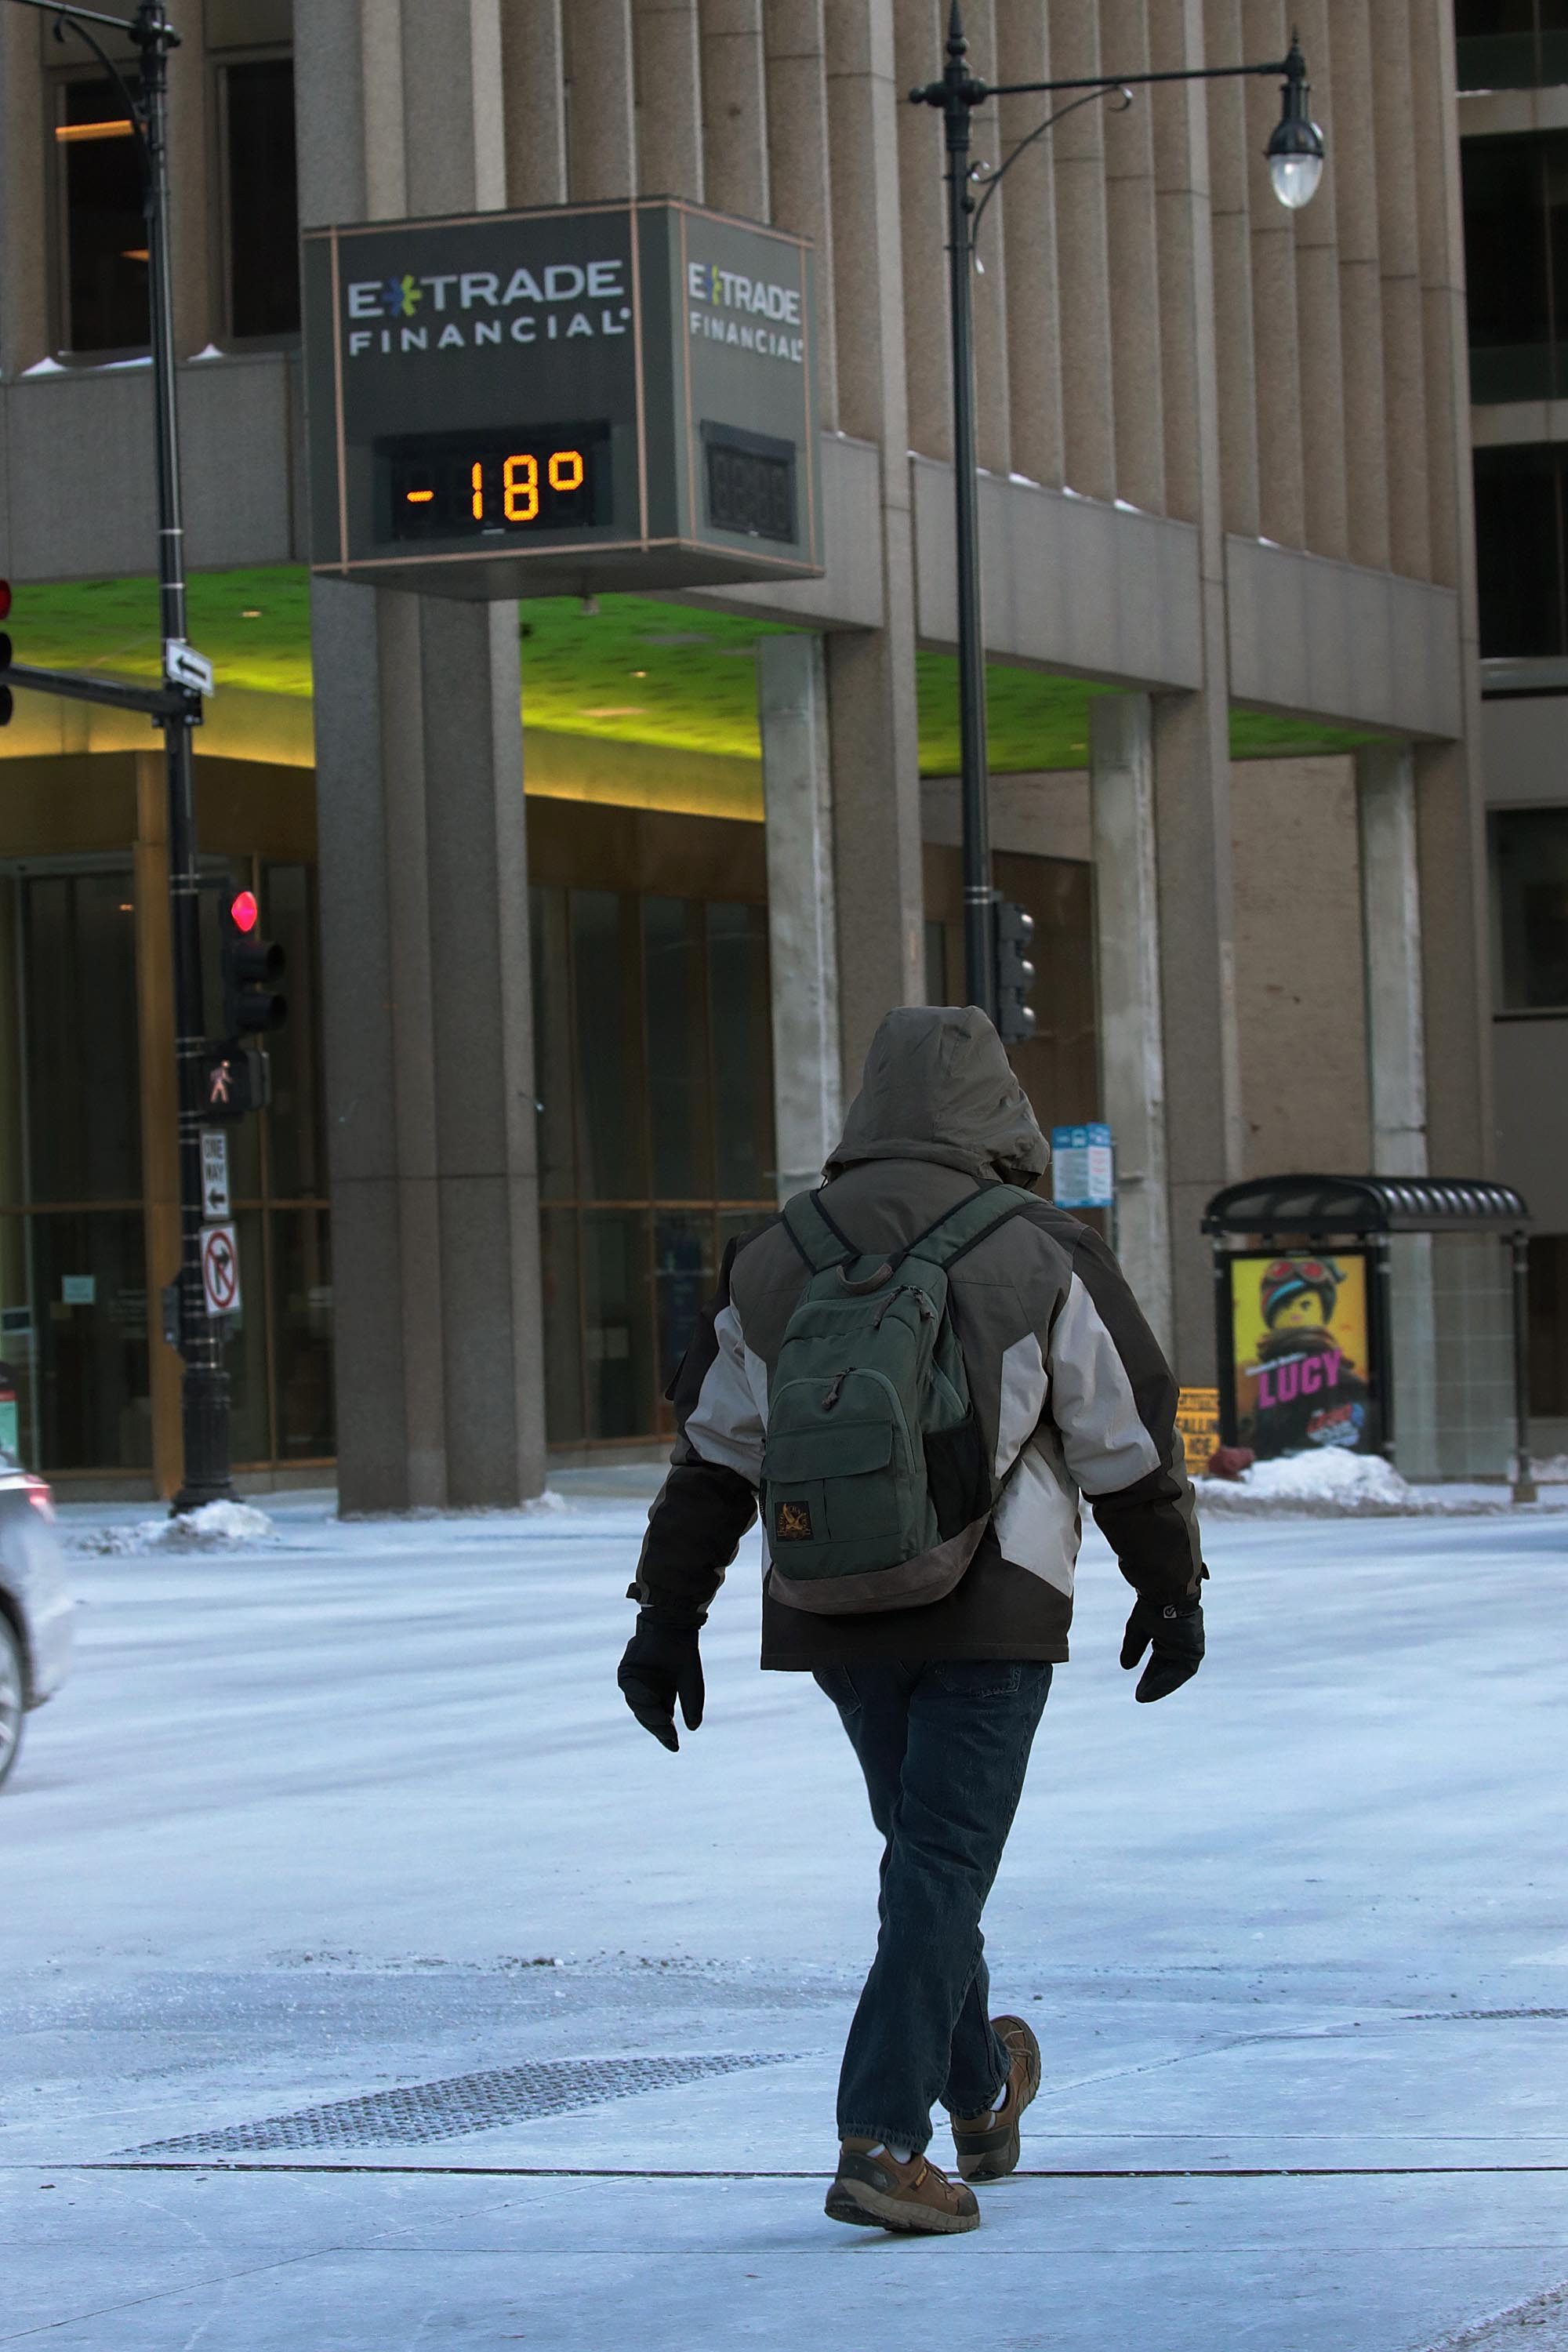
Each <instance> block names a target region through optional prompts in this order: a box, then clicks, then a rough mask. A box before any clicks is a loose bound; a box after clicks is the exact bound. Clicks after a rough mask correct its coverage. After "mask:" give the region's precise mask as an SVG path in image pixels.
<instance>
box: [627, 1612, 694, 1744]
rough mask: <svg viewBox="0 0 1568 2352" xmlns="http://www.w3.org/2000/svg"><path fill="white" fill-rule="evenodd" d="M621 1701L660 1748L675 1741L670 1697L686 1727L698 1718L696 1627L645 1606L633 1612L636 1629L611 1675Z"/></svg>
mask: <svg viewBox="0 0 1568 2352" xmlns="http://www.w3.org/2000/svg"><path fill="white" fill-rule="evenodd" d="M616 1681H617V1682H618V1683H619V1685H620V1686H621V1690H622V1693H623V1695H624V1696H625V1698H626V1705H627V1706H629V1707H630V1708H631V1711H632V1713H633V1714H634V1715H635V1716H636V1717H637V1721H638V1722H639V1723H640V1724H641V1726H642V1727H643V1729H644V1730H645V1731H651V1732H652V1734H653V1736H654V1738H656V1739H657V1740H658V1741H659V1742H660V1744H661V1745H662V1746H663V1747H666V1748H679V1745H680V1741H679V1738H677V1736H676V1729H675V1702H676V1700H677V1699H678V1698H679V1701H680V1712H681V1716H682V1717H683V1719H684V1721H685V1724H686V1728H687V1729H688V1731H695V1730H696V1728H697V1727H698V1725H699V1724H700V1722H701V1720H702V1660H701V1657H700V1655H699V1653H698V1648H697V1627H696V1626H695V1625H679V1624H676V1623H674V1622H672V1621H671V1620H670V1619H669V1618H668V1617H659V1616H657V1615H656V1614H655V1613H654V1612H653V1611H652V1610H651V1609H639V1610H638V1612H637V1632H636V1633H634V1634H633V1635H632V1638H631V1640H630V1641H629V1642H628V1643H626V1655H625V1656H624V1657H623V1658H622V1660H621V1667H620V1672H619V1674H617V1675H616Z"/></svg>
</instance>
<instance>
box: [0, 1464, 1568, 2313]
mask: <svg viewBox="0 0 1568 2352" xmlns="http://www.w3.org/2000/svg"><path fill="white" fill-rule="evenodd" d="M638 1518H639V1514H638V1513H637V1510H636V1509H635V1508H634V1507H628V1506H626V1505H624V1504H620V1503H618V1502H616V1500H615V1499H614V1498H613V1497H612V1498H598V1499H595V1498H591V1497H584V1498H582V1499H581V1500H580V1501H579V1502H578V1503H576V1504H574V1507H572V1508H571V1509H569V1510H567V1511H565V1512H560V1513H553V1514H548V1515H538V1516H535V1517H529V1518H528V1519H526V1520H523V1519H519V1518H511V1519H503V1518H501V1517H495V1518H489V1517H487V1518H478V1519H470V1520H461V1521H447V1522H416V1523H413V1524H407V1523H396V1524H387V1525H378V1524H374V1523H372V1524H365V1525H361V1526H358V1527H349V1528H340V1527H337V1526H336V1525H335V1524H332V1523H330V1522H328V1521H327V1520H326V1518H325V1517H324V1515H323V1513H322V1512H321V1507H319V1506H311V1505H309V1504H304V1503H302V1504H300V1505H298V1506H296V1507H294V1508H293V1509H292V1510H291V1511H290V1510H287V1509H284V1510H279V1512H278V1513H276V1514H275V1528H274V1533H273V1536H272V1538H270V1540H269V1541H268V1542H267V1543H264V1544H262V1545H260V1546H258V1547H257V1548H255V1549H246V1550H241V1551H228V1552H218V1553H214V1554H212V1555H210V1556H209V1555H203V1556H194V1557H193V1556H166V1555H163V1554H153V1555H142V1556H137V1557H126V1558H113V1557H109V1558H103V1559H84V1560H82V1561H81V1563H80V1571H81V1577H82V1582H83V1586H84V1591H85V1597H86V1600H87V1601H88V1603H89V1605H88V1607H87V1608H86V1609H85V1611H84V1617H83V1639H82V1659H81V1667H80V1672H79V1675H78V1677H77V1679H76V1681H75V1682H73V1684H72V1685H71V1686H70V1688H69V1689H68V1692H67V1694H66V1695H65V1696H63V1697H62V1698H61V1700H60V1701H59V1702H58V1706H55V1707H51V1708H50V1709H48V1710H46V1711H44V1712H43V1713H42V1714H40V1715H39V1716H38V1717H36V1718H35V1719H34V1721H33V1723H32V1725H31V1726H30V1745H29V1748H28V1750H27V1753H26V1756H25V1758H24V1761H23V1764H22V1766H21V1768H20V1769H19V1772H18V1775H17V1777H16V1782H15V1784H14V1788H13V1790H11V1791H10V1792H8V1793H7V1795H6V1796H5V1799H4V1800H0V1836H3V1837H4V1840H5V1858H6V1886H7V1890H8V1895H9V1900H8V1903H7V1906H6V1916H5V1919H4V1921H3V1922H0V1958H3V1963H4V1973H3V1975H0V2081H3V2082H4V2084H5V2089H4V2092H3V2093H0V2244H4V2246H5V2256H4V2259H3V2263H0V2275H3V2278H4V2289H5V2291H4V2294H0V2343H12V2342H26V2341H29V2340H33V2339H37V2340H43V2339H45V2338H47V2341H48V2342H49V2344H50V2345H51V2346H58V2347H61V2352H65V2347H71V2352H78V2347H80V2348H81V2352H87V2347H90V2352H176V2347H182V2352H183V2347H193V2346H196V2345H200V2346H201V2347H204V2352H205V2347H218V2346H221V2347H223V2348H224V2352H252V2347H255V2352H261V2347H266V2352H283V2347H288V2352H294V2347H310V2352H372V2347H374V2352H393V2348H394V2347H395V2352H404V2347H418V2352H426V2347H440V2346H447V2345H451V2346H454V2347H456V2346H463V2347H468V2346H476V2347H479V2346H482V2347H489V2346H491V2345H495V2346H502V2345H510V2344H512V2343H518V2342H521V2343H536V2344H541V2345H542V2344H549V2345H550V2346H552V2347H568V2352H576V2347H583V2352H588V2348H589V2347H593V2352H602V2347H605V2346H606V2345H614V2344H616V2343H619V2342H635V2343H636V2344H637V2346H638V2347H646V2348H647V2352H667V2347H668V2352H675V2347H680V2352H690V2347H707V2346H709V2345H713V2346H721V2345H727V2344H730V2343H732V2342H740V2343H753V2342H754V2343H757V2344H765V2345H773V2344H778V2345H780V2346H784V2345H789V2346H792V2347H793V2346H795V2345H797V2344H808V2345H809V2344H810V2343H811V2342H812V2341H813V2340H814V2339H816V2340H821V2341H824V2342H828V2341H831V2342H834V2343H839V2342H844V2343H856V2342H858V2341H862V2340H867V2341H868V2340H877V2341H885V2340H889V2339H891V2340H898V2339H900V2338H904V2339H908V2340H911V2341H913V2340H919V2341H921V2342H925V2341H932V2342H941V2343H942V2345H943V2346H951V2347H953V2352H982V2347H984V2352H995V2347H1001V2352H1009V2347H1023V2346H1030V2347H1033V2346H1037V2345H1047V2344H1048V2345H1050V2346H1052V2347H1058V2346H1059V2347H1064V2348H1065V2352H1107V2347H1110V2346H1112V2345H1116V2346H1121V2345H1124V2344H1125V2345H1129V2346H1135V2347H1137V2352H1213V2347H1216V2346H1223V2347H1226V2352H1232V2348H1233V2347H1238V2348H1239V2352H1252V2347H1258V2352H1265V2347H1267V2352H1331V2347H1332V2352H1415V2347H1428V2346H1432V2345H1435V2344H1436V2343H1438V2342H1439V2341H1441V2342H1444V2343H1445V2344H1447V2343H1450V2342H1451V2343H1453V2344H1454V2345H1455V2346H1458V2345H1460V2344H1463V2345H1464V2346H1466V2347H1474V2352H1507V2348H1508V2347H1519V2352H1524V2347H1530V2352H1562V2347H1565V2346H1568V2322H1565V2320H1564V2315H1563V2314H1564V2310H1565V2309H1568V2305H1563V2304H1561V2303H1559V2302H1558V2301H1557V2300H1556V2299H1555V2298H1554V2296H1553V2290H1555V2289H1556V2288H1558V2287H1559V2285H1560V2284H1562V2283H1563V2281H1564V2280H1568V2207H1565V2201H1564V2195H1563V2191H1564V2189H1565V2187H1568V2078H1565V2070H1564V2065H1563V2060H1564V2057H1565V2056H1568V1972H1565V1971H1568V1921H1565V1918H1564V1905H1563V1887H1562V1879H1561V1850H1562V1802H1561V1751H1562V1740H1561V1719H1562V1717H1561V1710H1562V1705H1563V1701H1562V1696H1561V1692H1560V1670H1559V1666H1558V1662H1557V1657H1556V1651H1555V1644H1554V1643H1553V1642H1552V1639H1551V1628H1552V1624H1553V1623H1554V1621H1555V1616H1556V1613H1557V1610H1558V1606H1559V1601H1558V1595H1559V1593H1560V1591H1561V1586H1562V1579H1563V1571H1564V1568H1565V1567H1568V1556H1565V1555H1568V1541H1565V1538H1568V1530H1565V1529H1564V1528H1563V1523H1562V1521H1561V1520H1558V1521H1556V1522H1555V1523H1552V1522H1550V1521H1548V1520H1545V1519H1539V1518H1538V1519H1530V1518H1527V1517H1518V1518H1497V1519H1484V1520H1477V1521H1469V1522H1461V1523H1457V1524H1454V1525H1436V1526H1434V1525H1433V1524H1432V1523H1429V1522H1428V1523H1418V1524H1411V1523H1407V1522H1400V1521H1373V1522H1358V1523H1354V1524H1352V1525H1347V1526H1339V1525H1335V1524H1333V1523H1325V1522H1322V1521H1315V1522H1311V1523H1290V1522H1284V1523H1279V1524H1276V1525H1271V1526H1268V1527H1249V1528H1219V1529H1216V1530H1215V1534H1214V1538H1213V1541H1212V1543H1211V1545H1210V1555H1211V1558H1212V1559H1213V1561H1214V1565H1215V1585H1214V1587H1213V1588H1212V1592H1213V1605H1212V1607H1211V1610H1210V1625H1211V1655H1210V1659H1209V1662H1208V1664H1206V1665H1205V1672H1204V1675H1202V1676H1200V1678H1199V1680H1198V1682H1197V1683H1196V1684H1195V1685H1194V1686H1193V1687H1192V1688H1191V1689H1190V1690H1189V1691H1186V1692H1184V1693H1182V1694H1180V1695H1178V1696H1177V1698H1176V1699H1175V1700H1173V1701H1172V1702H1168V1703H1167V1704H1165V1705H1164V1706H1160V1707H1158V1708H1153V1709H1145V1708H1135V1707H1134V1706H1132V1704H1131V1682H1130V1678H1127V1677H1123V1676H1122V1675H1121V1674H1120V1672H1119V1670H1118V1669H1117V1667H1116V1665H1115V1663H1114V1657H1115V1645H1116V1637H1117V1633H1118V1631H1119V1627H1120V1622H1121V1616H1122V1614H1123V1613H1124V1591H1123V1588H1122V1587H1121V1584H1120V1580H1118V1579H1117V1578H1116V1577H1115V1575H1114V1571H1113V1570H1112V1568H1111V1565H1110V1561H1109V1559H1108V1558H1107V1557H1106V1556H1105V1555H1104V1553H1103V1551H1102V1550H1101V1549H1100V1547H1099V1546H1098V1543H1095V1544H1093V1545H1091V1546H1090V1547H1089V1550H1088V1554H1087V1557H1086V1563H1085V1580H1084V1590H1083V1598H1082V1601H1081V1602H1080V1609H1079V1624H1078V1628H1077V1630H1076V1631H1075V1653H1076V1656H1075V1663H1074V1664H1073V1665H1072V1666H1070V1667H1068V1668H1067V1669H1064V1670H1063V1671H1062V1672H1061V1674H1060V1675H1058V1685H1057V1688H1056V1689H1055V1690H1054V1691H1053V1695H1052V1698H1051V1702H1050V1706H1048V1707H1047V1716H1046V1721H1045V1724H1044V1726H1043V1727H1042V1732H1041V1737H1040V1740H1039V1743H1038V1746H1037V1751H1036V1759H1035V1763H1034V1766H1033V1769H1032V1773H1031V1779H1030V1783H1029V1788H1028V1790H1027V1792H1026V1799H1025V1803H1024V1807H1023V1810H1022V1811H1021V1814H1020V1819H1019V1825H1018V1829H1017V1831H1016V1834H1015V1838H1014V1842H1013V1845H1012V1848H1011V1850H1010V1853H1009V1858H1008V1863H1007V1865H1006V1869H1005V1874H1004V1878H1003V1880H1002V1881H1001V1882H1000V1883H999V1885H998V1888H997V1892H996V1895H995V1896H994V1900H993V1906H992V1910H991V1913H990V1915H989V1916H988V1919H987V1932H988V1936H989V1937H990V1941H991V1946H992V1953H993V1958H994V1963H995V1992H996V1998H997V2000H998V2003H999V2004H1005V2005H1006V2006H1009V2007H1016V2008H1018V2009H1021V2010H1023V2011H1025V2013H1026V2014H1027V2015H1029V2016H1030V2017H1031V2018H1032V2019H1033V2020H1034V2021H1036V2023H1037V2027H1038V2030H1039V2032H1040V2035H1041V2040H1042V2042H1043V2044H1044V2046H1045V2050H1046V2060H1047V2063H1046V2085H1045V2089H1044V2091H1043V2093H1042V2095H1041V2097H1040V2099H1039V2101H1038V2102H1037V2105H1036V2106H1035V2107H1034V2108H1033V2109H1032V2110H1031V2113H1030V2116H1029V2118H1028V2128H1027V2130H1026V2138H1025V2151H1024V2165H1023V2168H1022V2170H1021V2171H1020V2173H1019V2175H1018V2176H1016V2178H1015V2179H1012V2180H1009V2181H1006V2182H1003V2183H998V2184H995V2185H994V2187H992V2188H990V2189H986V2190H985V2191H984V2216H985V2226H984V2228H983V2229H982V2230H981V2231H979V2232H977V2233H975V2234H974V2235H973V2236H971V2237H968V2238H964V2239H961V2240H952V2241H946V2242H923V2243H910V2242H902V2241H895V2240H891V2239H884V2238H882V2237H881V2236H880V2235H879V2234H874V2233H870V2232H859V2231H846V2230H842V2229H837V2228H836V2227H835V2226H834V2225H833V2224H831V2223H829V2222H828V2221H826V2220H825V2219H824V2217H823V2215H822V2212H821V2200H822V2194H823V2189H824V2186H825V2181H826V2172H827V2170H828V2169H829V2168H830V2167H831V2161H832V2157H833V2153H834V2147H833V2137H832V2126H831V2117H832V2107H833V2088H834V2079H835V2074H836V2071H837V2055H838V2050H839V2047H840V2045H841V2042H842V2036H843V2032H844V2029H845V2025H846V2023H847V2017H848V2014H849V2011H850V2008H851V2006H852V2004H853V2000H854V1997H855V1992H856V1990H857V1986H858V1975H859V1971H860V1969H861V1967H862V1966H863V1963H864V1959H865V1958H866V1956H867V1952H868V1944H869V1937H870V1934H871V1932H872V1918H871V1911H872V1896H873V1892H874V1876H873V1873H874V1862H875V1844H874V1840H873V1838H872V1835H871V1832H870V1830H869V1825H868V1823H867V1822H866V1821H865V1820H864V1819H863V1800H862V1798H861V1795H860V1792H859V1790H858V1787H857V1785H856V1784H855V1782H854V1780H853V1779H852V1777H851V1775H852V1771H853V1767H852V1763H851V1760H850V1759H849V1757H848V1755H847V1750H846V1749H845V1748H843V1744H842V1738H841V1735H840V1733H839V1732H838V1728H837V1721H836V1719H835V1718H834V1717H832V1715H831V1711H830V1710H829V1709H828V1708H826V1706H825V1705H824V1703H823V1702H822V1700H821V1699H820V1697H819V1696H818V1695H817V1694H816V1691H815V1690H814V1689H813V1688H812V1686H811V1685H810V1684H809V1682H806V1681H805V1680H804V1679H803V1678H798V1677H795V1676H772V1677H767V1678H762V1677H759V1676H758V1675H756V1673H755V1671H754V1665H753V1664H752V1661H753V1660H754V1655H755V1636H756V1609H755V1598H754V1593H753V1591H752V1583H751V1578H750V1574H749V1573H743V1571H742V1566H740V1565H738V1566H737V1569H736V1570H734V1571H733V1574H732V1584H733V1587H734V1589H733V1590H732V1591H729V1592H727V1593H726V1594H724V1595H722V1596H721V1601H720V1603H719V1607H718V1609H717V1611H716V1612H715V1616H714V1619H713V1621H712V1624H711V1627H710V1635H709V1636H708V1637H707V1654H708V1657H709V1682H710V1719H709V1722H708V1723H707V1724H706V1725H705V1726H704V1727H703V1730H702V1731H701V1732H700V1734H699V1735H698V1736H697V1737H696V1738H693V1739H689V1740H687V1741H686V1743H685V1745H684V1746H683V1750H682V1753H681V1755H680V1756H679V1758H668V1757H666V1756H665V1755H664V1754H663V1752H662V1751H660V1750H658V1748H655V1746H654V1744H653V1743H652V1742H651V1741H647V1740H640V1739H639V1738H637V1735H636V1732H635V1729H634V1727H631V1726H630V1724H629V1722H628V1721H627V1720H626V1717H625V1716H624V1711H623V1710H622V1709H621V1707H620V1702H619V1700H618V1697H617V1695H616V1692H615V1689H614V1683H613V1669H614V1661H615V1655H616V1651H617V1649H618V1646H619V1640H620V1637H621V1633H622V1630H623V1624H624V1620H625V1615H626V1612H625V1607H624V1604H623V1603H622V1601H621V1600H620V1595H621V1593H622V1592H624V1590H625V1584H626V1576H627V1573H628V1569H629V1563H630V1560H631V1558H632V1556H633V1554H634V1552H635V1547H636V1541H637V1529H638ZM942 2138H943V2135H942V2133H941V2132H940V2131H939V2134H938V2137H937V2141H936V2143H935V2145H934V2146H933V2149H932V2154H933V2156H934V2157H935V2158H936V2160H937V2161H939V2162H940V2161H942V2155H943V2149H942ZM992 2257H995V2258H996V2260H995V2261H994V2263H993V2262H992V2261H991V2258H992ZM988 2263H989V2264H990V2266H989V2267H987V2264H988ZM1542 2298H1545V2300H1542ZM1521 2305H1523V2306H1524V2308H1522V2309H1519V2308H1518V2306H1521ZM1510 2312H1511V2313H1512V2314H1513V2315H1512V2316H1509V2317H1503V2318H1496V2317H1495V2315H1502V2314H1509V2313H1510ZM1494 2321H1495V2324H1494ZM1478 2330H1479V2332H1478Z"/></svg>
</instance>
